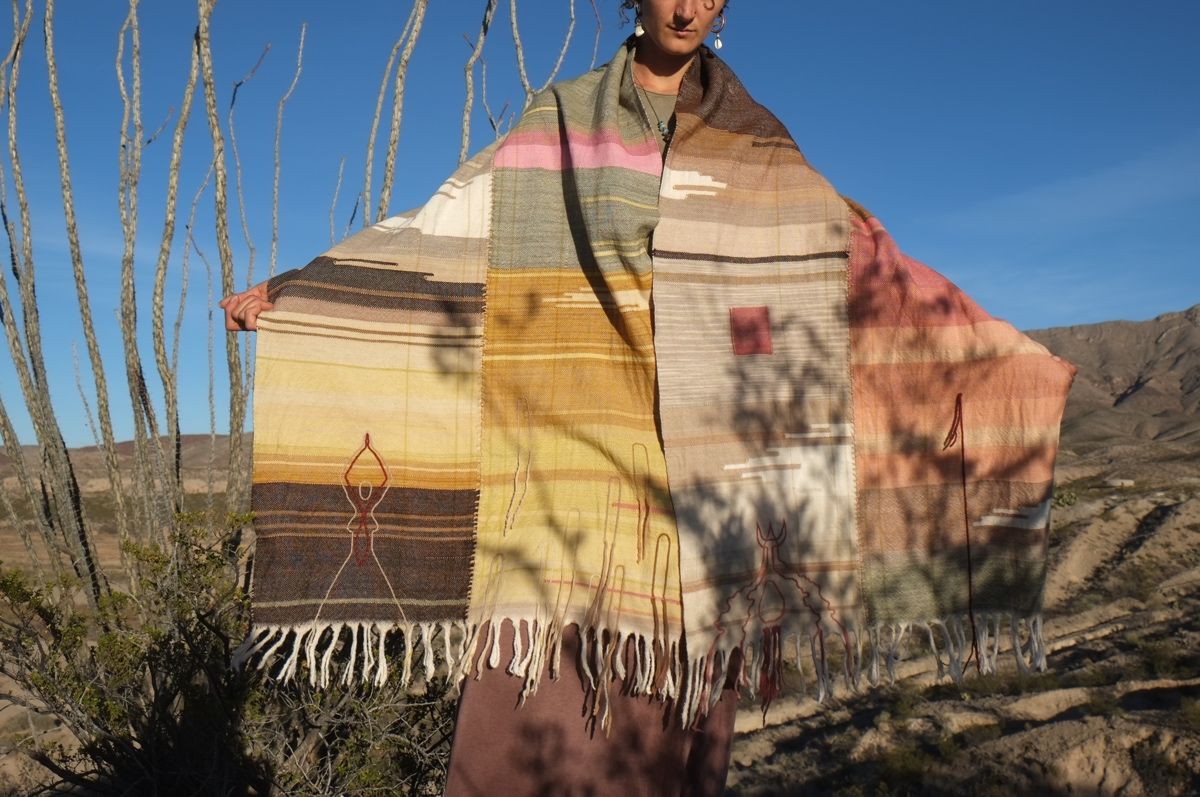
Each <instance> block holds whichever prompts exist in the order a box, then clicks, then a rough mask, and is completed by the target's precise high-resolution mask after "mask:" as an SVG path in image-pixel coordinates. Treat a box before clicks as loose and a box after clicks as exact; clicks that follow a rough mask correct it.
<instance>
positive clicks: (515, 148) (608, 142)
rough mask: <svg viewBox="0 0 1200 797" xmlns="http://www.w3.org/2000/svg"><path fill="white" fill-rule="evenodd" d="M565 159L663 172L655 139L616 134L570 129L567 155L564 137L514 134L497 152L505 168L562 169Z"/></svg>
mask: <svg viewBox="0 0 1200 797" xmlns="http://www.w3.org/2000/svg"><path fill="white" fill-rule="evenodd" d="M564 160H566V162H567V163H568V164H569V165H570V166H571V167H572V168H575V169H603V168H607V167H612V166H616V167H618V168H622V169H629V170H631V171H635V172H642V173H643V174H652V175H654V176H656V177H657V176H659V175H661V174H662V157H661V155H660V154H659V151H658V147H657V146H656V145H655V144H654V142H653V141H649V140H647V141H645V142H640V141H639V142H637V143H635V144H633V145H630V144H627V143H625V142H623V141H622V140H621V138H620V136H618V135H616V134H615V133H611V132H605V131H601V132H598V133H576V132H571V131H567V146H566V158H565V159H564V148H563V145H562V141H561V139H560V137H559V136H558V135H557V134H555V133H550V132H543V131H530V132H517V133H513V134H511V135H510V136H509V137H508V139H506V140H505V142H504V144H502V145H501V146H500V149H499V150H498V151H497V152H496V160H495V165H496V167H498V168H502V169H549V170H551V171H562V170H563V168H564V166H563V163H564Z"/></svg>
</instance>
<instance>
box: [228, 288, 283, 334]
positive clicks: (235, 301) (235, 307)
mask: <svg viewBox="0 0 1200 797" xmlns="http://www.w3.org/2000/svg"><path fill="white" fill-rule="evenodd" d="M217 307H220V308H221V309H222V310H224V311H225V328H226V329H228V330H231V331H233V332H253V331H254V330H256V329H258V314H259V313H262V312H265V311H267V310H271V309H273V308H274V307H275V305H274V304H272V303H271V302H269V301H267V283H265V282H260V283H258V284H257V285H255V286H254V287H253V288H251V289H249V290H247V291H242V292H241V293H235V294H233V295H232V296H226V297H225V298H224V299H222V300H221V301H219V302H217Z"/></svg>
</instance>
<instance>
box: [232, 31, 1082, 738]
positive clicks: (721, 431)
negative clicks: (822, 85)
mask: <svg viewBox="0 0 1200 797" xmlns="http://www.w3.org/2000/svg"><path fill="white" fill-rule="evenodd" d="M630 53H631V50H629V49H628V48H627V47H623V48H622V49H621V50H620V51H619V52H618V53H617V55H616V57H615V59H614V60H613V61H612V63H611V64H609V65H608V66H607V67H603V68H601V69H597V70H595V71H593V72H590V73H588V74H586V75H584V76H582V77H580V78H578V79H576V80H573V81H569V82H566V83H562V84H559V85H556V86H554V87H553V88H551V89H549V90H547V91H546V92H543V93H542V94H541V95H540V96H538V97H537V98H535V100H534V102H533V103H532V105H531V106H530V107H529V108H528V109H527V110H526V112H525V114H524V116H523V117H522V119H521V120H520V121H519V122H518V123H517V125H516V126H515V127H514V129H513V130H512V131H511V132H510V133H509V134H508V135H507V136H506V137H505V138H504V139H503V140H502V141H501V142H500V143H498V144H497V145H495V146H493V147H490V148H489V149H488V150H485V151H484V152H482V153H480V154H479V155H478V156H476V157H475V158H474V159H473V160H471V161H469V162H468V163H466V164H465V165H464V166H462V167H461V168H460V169H459V170H458V171H457V172H456V173H455V174H454V175H453V176H452V177H451V178H450V179H449V180H447V181H446V183H445V184H444V185H443V186H442V187H441V188H440V189H439V190H438V192H437V193H436V194H435V195H434V196H433V197H432V198H431V199H430V200H429V202H427V203H426V204H425V205H424V206H423V207H421V208H420V209H418V210H416V211H413V212H410V213H406V214H402V215H400V216H396V217H394V218H390V219H387V220H386V221H383V222H381V223H379V224H376V225H375V226H373V227H370V228H369V229H366V230H364V231H362V232H360V233H358V234H357V235H354V236H352V237H351V238H348V239H347V240H345V241H343V242H342V243H340V244H338V245H337V246H335V247H333V248H332V249H330V250H329V251H328V252H326V253H325V254H324V255H322V256H321V257H318V258H317V259H316V260H314V261H313V262H312V263H310V264H309V265H308V266H306V267H305V268H303V269H300V270H297V271H293V272H289V273H287V274H284V275H281V276H280V277H277V278H276V279H274V280H273V281H272V283H271V285H270V294H271V296H272V298H273V299H274V301H275V309H274V310H273V311H272V312H270V313H267V314H264V315H263V316H262V317H261V318H260V320H259V329H260V332H259V339H258V348H257V370H256V377H255V408H254V431H255V435H254V489H253V508H254V512H255V528H256V533H257V550H256V555H255V563H254V616H255V627H254V631H253V633H252V635H251V637H250V639H249V640H248V641H247V643H246V645H245V646H244V648H243V654H244V655H247V656H256V657H258V661H260V663H261V664H262V665H266V664H267V663H273V664H272V666H273V667H274V669H275V671H276V672H277V673H278V674H279V675H281V676H283V677H291V676H293V675H295V674H296V673H297V672H299V671H303V672H304V674H305V675H306V677H308V678H309V679H311V680H312V681H313V682H314V683H328V682H329V681H330V679H332V678H336V677H340V678H342V679H343V680H344V681H346V682H351V681H354V680H356V679H364V680H373V681H375V682H380V683H381V682H382V681H383V680H384V679H385V678H387V677H388V675H389V669H396V668H397V667H398V668H400V670H401V672H400V674H399V675H400V677H401V678H403V679H408V678H409V677H410V676H411V675H412V673H413V672H414V671H415V670H416V671H423V672H424V673H429V672H430V671H431V670H432V669H433V668H434V664H435V654H436V656H437V657H438V658H439V659H444V660H445V661H446V662H448V665H449V668H450V671H451V673H452V674H454V675H455V676H458V677H463V676H467V677H469V676H470V675H472V674H473V673H476V672H478V670H479V668H481V667H498V666H503V667H506V668H507V669H508V671H509V672H510V673H511V674H513V675H514V676H516V677H519V678H523V679H525V682H526V692H527V693H531V692H533V691H535V690H536V688H537V684H538V680H539V678H540V677H542V674H543V672H545V671H546V669H547V668H548V669H549V671H550V673H551V674H552V675H554V674H556V673H557V671H558V669H559V667H560V662H559V658H560V656H559V649H560V648H559V638H560V633H561V630H562V629H563V627H564V626H566V625H569V624H575V625H577V626H578V627H579V628H580V630H581V634H582V637H583V639H584V640H585V645H584V652H583V654H582V657H581V659H580V661H579V662H578V663H577V664H578V666H579V667H580V668H581V670H582V672H583V674H584V676H585V678H587V679H589V680H590V682H591V684H592V686H593V687H594V688H595V694H596V700H595V701H594V712H595V716H597V717H598V718H599V719H600V720H601V721H602V722H603V719H604V716H605V715H604V710H605V700H606V695H607V693H608V685H609V684H612V683H615V682H622V683H623V688H627V689H629V690H631V691H632V692H633V693H635V694H652V695H656V696H658V697H661V698H663V699H665V700H671V701H674V703H675V705H676V706H677V707H678V710H679V713H680V714H681V716H683V717H684V718H685V719H686V718H690V717H692V716H694V715H695V714H696V713H699V712H703V711H705V710H706V708H707V705H708V703H709V701H710V700H712V699H714V697H715V693H716V692H719V688H718V689H713V687H714V685H716V686H718V687H719V685H720V684H721V683H722V682H723V680H724V677H725V672H726V668H727V665H728V663H729V662H730V660H731V654H732V653H733V652H734V651H735V650H740V651H741V653H742V655H741V656H740V657H735V658H734V659H733V660H735V661H741V662H742V664H741V665H740V666H741V667H742V668H743V670H742V671H741V672H740V675H741V679H742V682H743V683H745V684H747V685H748V687H749V688H750V689H751V690H758V691H760V692H761V694H762V697H763V698H764V699H765V700H768V701H769V700H770V699H771V698H772V697H774V696H775V695H776V694H778V692H779V690H780V688H781V685H782V680H783V679H782V667H783V662H784V661H785V659H787V658H790V657H792V656H796V657H797V658H799V654H800V653H801V652H803V653H804V656H805V658H808V656H809V653H810V651H811V661H812V663H813V670H812V672H805V671H804V668H802V669H801V671H802V673H803V678H804V679H806V680H807V681H808V682H809V683H811V684H813V685H814V686H815V690H816V692H817V694H818V695H822V694H824V693H826V692H827V691H828V690H829V688H830V685H831V679H832V676H831V673H830V669H831V666H830V664H829V662H830V661H837V662H839V665H838V667H839V668H840V669H841V671H842V672H843V673H844V674H845V675H846V676H847V677H848V678H850V679H852V680H855V679H857V678H858V677H859V675H860V674H865V675H866V676H868V677H869V678H872V679H874V678H875V677H878V676H879V675H880V674H881V668H890V667H891V665H892V664H894V662H895V659H896V656H897V655H898V652H899V651H900V644H901V641H902V637H903V635H904V632H905V631H906V630H908V629H910V628H919V629H921V631H922V636H923V637H924V636H927V638H928V642H929V644H931V645H932V646H933V649H934V652H935V655H937V656H938V661H939V667H941V666H943V665H945V666H948V667H949V668H950V669H951V671H952V673H953V674H958V673H960V672H961V671H962V669H963V667H964V666H965V665H966V664H967V663H968V662H969V661H970V660H971V659H972V658H973V659H974V661H975V663H976V666H978V667H980V668H981V669H987V668H989V667H993V666H995V656H996V652H997V651H998V649H999V646H1000V639H1001V638H1000V634H999V632H1000V630H1001V623H1003V624H1004V626H1005V629H1006V631H1007V633H1006V635H1005V636H1006V640H1005V645H1006V646H1009V645H1011V646H1012V648H1013V649H1014V651H1015V652H1016V654H1017V659H1018V662H1019V663H1020V666H1022V667H1029V666H1040V665H1042V664H1043V663H1044V654H1043V648H1042V643H1041V635H1040V624H1039V622H1038V619H1037V617H1038V612H1039V609H1040V603H1041V596H1042V585H1043V580H1044V568H1045V565H1044V563H1045V547H1046V534H1047V528H1048V515H1049V507H1050V493H1051V487H1052V484H1051V479H1052V469H1053V461H1054V453H1055V449H1056V446H1057V440H1058V424H1059V419H1060V415H1061V412H1062V408H1063V403H1064V401H1065V397H1066V392H1067V389H1068V387H1069V385H1070V381H1071V377H1072V373H1073V369H1072V368H1071V366H1069V365H1068V364H1066V363H1064V362H1063V361H1061V360H1059V359H1057V358H1055V357H1053V356H1051V355H1050V354H1048V353H1047V352H1046V350H1045V349H1043V348H1042V347H1041V346H1039V345H1038V344H1037V343H1035V342H1033V341H1032V340H1030V339H1028V338H1026V337H1025V336H1023V335H1022V334H1020V333H1019V332H1017V331H1016V330H1015V329H1013V328H1012V327H1011V326H1009V325H1008V324H1006V323H1004V322H1003V321H999V320H997V319H994V318H992V317H990V316H989V315H987V313H985V312H983V311H982V310H980V309H979V308H978V307H977V306H976V305H975V304H974V303H973V302H972V301H971V300H970V299H968V298H967V297H966V296H964V295H963V294H962V293H961V292H960V291H959V290H958V289H957V288H955V287H954V286H953V285H951V284H950V283H949V282H948V281H946V280H945V279H944V278H942V277H941V276H939V275H938V274H936V273H934V272H932V271H931V270H929V269H927V268H925V267H924V266H922V265H920V264H919V263H916V262H914V261H912V260H910V259H908V258H906V257H905V256H904V255H902V254H901V253H900V252H899V251H898V250H897V248H896V247H895V245H894V244H893V242H892V240H891V238H890V237H889V236H888V234H887V232H886V231H885V230H884V228H883V227H882V226H881V225H880V224H879V222H878V221H876V220H875V219H873V218H871V217H870V216H869V214H867V213H865V212H864V211H862V210H861V209H859V208H857V207H855V206H852V205H850V204H849V203H847V201H845V200H843V199H842V198H841V197H839V196H838V194H837V193H836V192H835V191H834V190H833V188H832V187H831V186H830V185H829V184H828V183H827V182H826V181H825V179H824V178H822V177H821V176H820V175H819V174H817V173H816V172H815V171H814V170H813V169H812V168H811V167H810V166H809V165H808V163H807V162H806V161H805V159H804V157H803V155H801V153H800V151H799V150H798V149H797V147H796V145H795V143H794V142H793V141H792V139H791V138H790V137H789V135H788V133H787V131H786V130H785V129H784V128H783V126H782V125H781V124H780V123H779V122H778V121H777V120H776V119H775V118H774V117H773V116H772V115H771V114H770V113H768V112H767V111H766V110H765V109H763V108H762V107H761V106H759V105H758V104H756V103H755V102H754V101H753V100H752V99H751V98H750V97H749V95H748V94H747V93H746V92H745V90H744V89H743V88H742V86H741V84H740V83H739V82H738V81H737V79H736V78H735V77H734V76H733V74H732V73H731V72H730V71H729V69H728V68H727V67H726V66H725V65H724V64H723V63H722V62H721V61H720V60H718V59H717V58H716V57H715V56H714V55H712V54H711V53H710V52H708V51H707V50H702V51H701V55H700V57H699V58H697V60H696V62H695V64H694V65H693V67H692V69H691V70H690V71H689V72H688V74H687V76H686V77H685V79H684V83H683V86H682V88H681V92H680V95H679V100H678V105H677V110H676V112H677V126H676V132H675V135H674V139H673V141H672V143H671V146H670V148H669V150H668V152H667V154H666V157H665V165H664V160H663V158H662V157H661V156H660V152H659V149H658V145H657V142H656V140H655V138H654V136H653V133H652V130H651V128H650V126H649V124H648V123H647V121H646V114H645V113H644V111H643V109H642V108H641V107H640V101H639V98H638V95H637V94H636V93H635V91H634V89H633V85H632V82H631V78H630V61H631V59H630ZM502 622H510V623H512V624H513V626H514V627H515V629H516V634H515V642H514V645H513V647H512V649H505V650H501V649H500V644H499V634H498V633H496V629H497V626H498V625H499V624H500V623H502ZM1009 639H1011V641H1009ZM393 640H394V641H393ZM628 646H632V650H633V653H634V654H635V655H633V656H632V657H630V660H632V661H634V662H635V663H636V667H635V668H634V669H633V670H632V671H630V670H629V669H627V667H626V664H625V662H626V656H625V655H624V653H625V651H626V649H627V647H628ZM802 649H803V650H802ZM831 652H837V655H835V656H831V655H830V653H831Z"/></svg>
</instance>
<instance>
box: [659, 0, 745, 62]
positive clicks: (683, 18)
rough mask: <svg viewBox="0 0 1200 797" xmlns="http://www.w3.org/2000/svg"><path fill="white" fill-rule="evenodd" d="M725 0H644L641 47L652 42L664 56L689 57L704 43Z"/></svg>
mask: <svg viewBox="0 0 1200 797" xmlns="http://www.w3.org/2000/svg"><path fill="white" fill-rule="evenodd" d="M724 7H725V0H642V5H641V14H642V28H643V29H645V31H646V32H645V34H644V35H643V36H642V37H641V39H639V40H638V46H642V45H644V44H646V43H649V44H652V45H653V46H654V47H655V48H657V49H658V50H660V51H661V52H662V53H664V54H665V55H671V56H690V55H691V54H692V53H694V52H696V50H698V49H700V45H701V44H703V43H704V37H705V36H707V35H708V32H709V29H710V28H712V26H713V22H714V21H715V20H716V18H717V16H718V15H719V14H720V13H721V9H722V8H724Z"/></svg>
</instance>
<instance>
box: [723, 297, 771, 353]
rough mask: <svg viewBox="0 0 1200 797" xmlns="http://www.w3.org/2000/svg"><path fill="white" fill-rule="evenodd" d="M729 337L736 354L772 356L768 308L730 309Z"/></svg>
mask: <svg viewBox="0 0 1200 797" xmlns="http://www.w3.org/2000/svg"><path fill="white" fill-rule="evenodd" d="M729 336H730V338H731V339H732V340H733V353H734V354H737V355H742V354H772V353H773V351H772V349H771V317H770V315H769V314H768V313H767V308H766V307H731V308H729Z"/></svg>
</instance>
